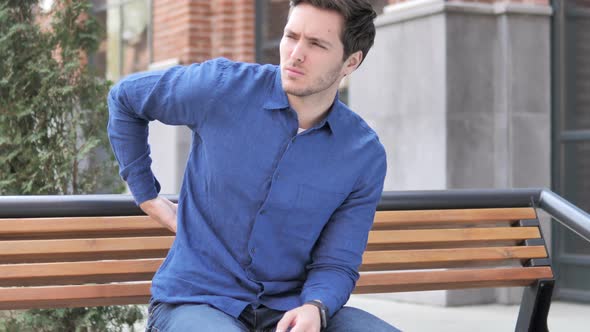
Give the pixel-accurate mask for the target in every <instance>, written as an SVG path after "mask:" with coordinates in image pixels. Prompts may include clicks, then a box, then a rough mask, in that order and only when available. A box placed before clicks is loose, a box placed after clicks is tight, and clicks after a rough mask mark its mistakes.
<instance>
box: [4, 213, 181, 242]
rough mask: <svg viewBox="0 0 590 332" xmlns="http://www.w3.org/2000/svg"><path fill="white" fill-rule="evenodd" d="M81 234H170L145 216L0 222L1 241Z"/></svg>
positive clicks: (89, 235)
mask: <svg viewBox="0 0 590 332" xmlns="http://www.w3.org/2000/svg"><path fill="white" fill-rule="evenodd" d="M81 234H83V235H84V236H85V237H91V236H99V235H101V234H104V235H106V234H109V235H117V234H121V235H124V236H139V235H142V234H144V235H145V236H149V235H172V232H170V231H169V230H167V229H166V228H165V227H164V226H162V225H160V224H158V223H157V222H156V221H154V220H152V219H151V218H150V217H148V216H129V217H70V218H20V219H0V240H8V239H43V238H52V239H56V238H60V237H72V236H75V235H81Z"/></svg>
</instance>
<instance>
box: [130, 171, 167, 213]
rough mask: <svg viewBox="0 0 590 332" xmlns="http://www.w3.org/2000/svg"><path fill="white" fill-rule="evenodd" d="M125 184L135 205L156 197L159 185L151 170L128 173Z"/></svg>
mask: <svg viewBox="0 0 590 332" xmlns="http://www.w3.org/2000/svg"><path fill="white" fill-rule="evenodd" d="M127 185H128V186H129V190H130V191H131V194H133V199H134V200H135V203H136V204H137V205H139V204H141V203H143V202H145V201H148V200H150V199H154V198H156V197H158V193H159V192H160V189H161V186H160V182H158V180H157V179H156V177H155V176H154V174H153V173H152V171H151V170H150V171H147V172H142V173H140V174H136V175H129V178H127Z"/></svg>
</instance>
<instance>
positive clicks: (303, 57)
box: [280, 3, 345, 97]
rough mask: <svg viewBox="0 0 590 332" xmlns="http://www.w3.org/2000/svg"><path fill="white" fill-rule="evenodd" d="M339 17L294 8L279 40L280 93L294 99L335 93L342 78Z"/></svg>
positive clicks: (301, 6)
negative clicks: (282, 92)
mask: <svg viewBox="0 0 590 332" xmlns="http://www.w3.org/2000/svg"><path fill="white" fill-rule="evenodd" d="M343 21H344V19H343V17H342V16H341V15H340V14H339V13H338V12H336V11H331V10H325V9H319V8H316V7H313V6H311V5H309V4H307V3H302V4H299V5H297V6H295V7H294V8H293V9H292V10H291V13H290V15H289V20H288V22H287V25H286V26H285V32H284V34H283V38H282V39H281V45H280V53H281V79H282V84H283V90H285V92H286V93H287V94H290V95H294V96H297V97H307V96H310V95H314V94H321V93H323V92H331V91H336V89H337V88H338V84H339V83H340V79H341V78H342V77H343V76H344V74H345V70H344V61H343V60H342V58H343V54H344V46H343V45H342V41H341V40H340V33H341V31H342V26H343Z"/></svg>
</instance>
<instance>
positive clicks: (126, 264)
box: [0, 258, 164, 287]
mask: <svg viewBox="0 0 590 332" xmlns="http://www.w3.org/2000/svg"><path fill="white" fill-rule="evenodd" d="M163 261H164V259H162V258H155V259H140V260H137V259H133V260H117V261H97V262H67V263H35V264H14V265H0V287H8V286H40V285H67V284H69V285H77V284H83V283H107V282H115V281H149V280H151V278H152V276H153V275H154V273H155V272H156V270H157V269H158V267H160V265H161V264H162V262H163Z"/></svg>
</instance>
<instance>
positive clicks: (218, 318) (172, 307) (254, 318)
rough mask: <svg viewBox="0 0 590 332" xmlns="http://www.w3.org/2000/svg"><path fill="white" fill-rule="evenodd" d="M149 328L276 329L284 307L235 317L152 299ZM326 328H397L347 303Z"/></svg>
mask: <svg viewBox="0 0 590 332" xmlns="http://www.w3.org/2000/svg"><path fill="white" fill-rule="evenodd" d="M148 314H149V317H148V325H147V330H146V331H147V332H169V331H170V332H185V331H186V332H188V331H198V332H274V331H275V327H276V324H277V323H278V322H279V320H280V319H281V318H282V317H283V314H284V312H283V311H277V310H273V309H270V308H267V307H264V306H260V307H258V308H256V309H254V308H253V307H252V306H248V307H246V309H244V311H243V312H242V314H241V315H240V317H238V319H235V318H234V317H232V316H230V315H228V314H226V313H224V312H223V311H221V310H218V309H215V308H213V307H211V306H209V305H206V304H167V303H151V304H150V307H149V310H148ZM325 331H326V332H398V331H399V330H398V329H396V328H394V327H393V326H391V325H389V324H387V323H386V322H384V321H382V320H381V319H379V318H377V317H375V316H373V315H371V314H369V313H368V312H365V311H363V310H360V309H356V308H352V307H344V308H342V309H340V310H339V311H338V312H336V314H335V315H334V316H332V318H331V319H330V321H329V324H328V328H327V329H326V330H325Z"/></svg>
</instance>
